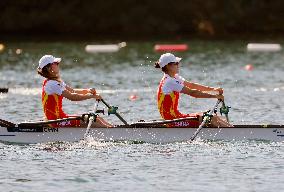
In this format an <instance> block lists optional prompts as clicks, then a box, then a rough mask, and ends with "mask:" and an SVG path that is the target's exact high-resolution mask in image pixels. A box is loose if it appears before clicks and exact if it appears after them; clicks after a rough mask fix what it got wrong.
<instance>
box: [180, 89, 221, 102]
mask: <svg viewBox="0 0 284 192" xmlns="http://www.w3.org/2000/svg"><path fill="white" fill-rule="evenodd" d="M181 93H184V94H187V95H190V96H192V97H195V98H216V99H220V100H224V96H223V95H214V94H210V93H205V92H202V91H200V90H197V89H190V88H188V87H187V86H184V87H183V88H182V90H181Z"/></svg>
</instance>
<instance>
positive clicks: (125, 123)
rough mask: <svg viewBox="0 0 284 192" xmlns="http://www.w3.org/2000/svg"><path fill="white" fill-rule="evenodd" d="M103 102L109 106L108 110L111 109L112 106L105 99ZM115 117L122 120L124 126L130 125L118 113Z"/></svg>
mask: <svg viewBox="0 0 284 192" xmlns="http://www.w3.org/2000/svg"><path fill="white" fill-rule="evenodd" d="M101 101H102V102H103V103H104V104H105V105H106V106H107V108H109V109H110V108H111V106H110V105H109V104H108V103H107V102H106V101H105V100H104V99H101ZM115 115H116V116H117V117H118V118H119V119H120V121H122V122H123V123H124V125H128V123H127V122H126V121H125V120H124V119H123V118H122V117H121V115H120V114H119V113H118V112H117V111H115Z"/></svg>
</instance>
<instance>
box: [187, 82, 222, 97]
mask: <svg viewBox="0 0 284 192" xmlns="http://www.w3.org/2000/svg"><path fill="white" fill-rule="evenodd" d="M184 85H185V86H186V87H188V88H189V89H196V90H199V91H216V92H218V93H219V94H220V95H222V94H223V89H222V88H220V87H218V88H215V87H209V86H205V85H201V84H198V83H192V82H189V81H184Z"/></svg>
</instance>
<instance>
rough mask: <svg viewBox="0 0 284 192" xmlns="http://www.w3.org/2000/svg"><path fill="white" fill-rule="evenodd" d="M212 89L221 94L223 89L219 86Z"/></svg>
mask: <svg viewBox="0 0 284 192" xmlns="http://www.w3.org/2000/svg"><path fill="white" fill-rule="evenodd" d="M214 91H216V92H218V93H219V95H223V93H224V90H223V89H222V88H221V87H217V88H214Z"/></svg>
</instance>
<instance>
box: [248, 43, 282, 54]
mask: <svg viewBox="0 0 284 192" xmlns="http://www.w3.org/2000/svg"><path fill="white" fill-rule="evenodd" d="M247 50H248V51H255V52H257V51H259V52H277V51H281V50H282V47H281V45H280V44H272V43H249V44H248V45H247Z"/></svg>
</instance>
